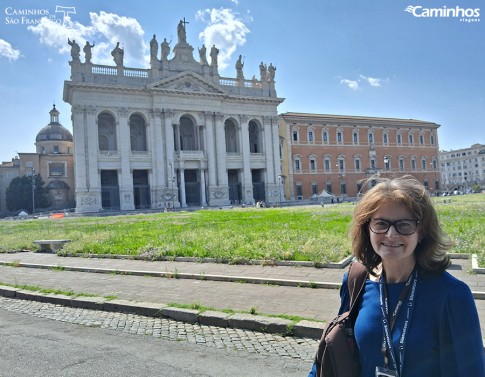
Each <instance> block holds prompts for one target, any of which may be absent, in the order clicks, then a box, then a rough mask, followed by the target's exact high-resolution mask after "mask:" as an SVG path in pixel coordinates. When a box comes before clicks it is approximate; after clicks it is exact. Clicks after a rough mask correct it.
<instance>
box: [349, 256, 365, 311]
mask: <svg viewBox="0 0 485 377" xmlns="http://www.w3.org/2000/svg"><path fill="white" fill-rule="evenodd" d="M367 275H368V272H367V269H366V268H365V266H364V265H363V264H362V263H360V262H352V263H351V264H350V267H349V275H348V278H347V286H348V288H349V296H350V304H349V308H350V311H351V312H352V310H353V309H354V306H355V303H356V302H357V300H358V298H359V296H360V295H361V293H362V291H363V290H364V286H365V281H366V280H367Z"/></svg>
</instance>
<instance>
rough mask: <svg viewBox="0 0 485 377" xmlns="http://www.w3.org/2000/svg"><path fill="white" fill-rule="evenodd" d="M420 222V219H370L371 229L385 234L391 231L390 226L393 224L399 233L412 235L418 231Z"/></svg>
mask: <svg viewBox="0 0 485 377" xmlns="http://www.w3.org/2000/svg"><path fill="white" fill-rule="evenodd" d="M418 224H419V220H397V221H389V220H384V219H370V221H369V229H370V230H371V231H372V232H373V233H376V234H385V233H387V232H388V231H389V228H390V227H391V226H393V227H394V229H396V232H398V233H399V234H402V235H403V236H410V235H411V234H413V233H414V232H416V229H417V228H418Z"/></svg>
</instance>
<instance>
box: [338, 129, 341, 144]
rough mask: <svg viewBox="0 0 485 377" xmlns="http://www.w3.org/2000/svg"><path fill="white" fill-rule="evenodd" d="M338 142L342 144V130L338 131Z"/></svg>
mask: <svg viewBox="0 0 485 377" xmlns="http://www.w3.org/2000/svg"><path fill="white" fill-rule="evenodd" d="M337 144H342V132H340V131H339V132H337Z"/></svg>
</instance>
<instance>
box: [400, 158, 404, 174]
mask: <svg viewBox="0 0 485 377" xmlns="http://www.w3.org/2000/svg"><path fill="white" fill-rule="evenodd" d="M399 171H404V159H402V158H400V159H399Z"/></svg>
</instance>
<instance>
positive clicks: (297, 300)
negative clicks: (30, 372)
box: [0, 252, 485, 338]
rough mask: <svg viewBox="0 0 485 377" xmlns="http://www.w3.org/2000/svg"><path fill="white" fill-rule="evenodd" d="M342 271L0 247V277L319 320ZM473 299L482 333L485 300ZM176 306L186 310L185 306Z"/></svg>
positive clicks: (457, 265)
mask: <svg viewBox="0 0 485 377" xmlns="http://www.w3.org/2000/svg"><path fill="white" fill-rule="evenodd" d="M452 262H453V264H452V266H451V267H450V268H449V272H450V273H451V274H452V275H454V276H456V277H457V278H459V279H460V280H463V281H465V282H466V283H467V284H468V285H469V286H470V288H471V290H472V291H473V292H474V293H476V294H475V297H481V298H483V297H485V294H484V293H483V292H485V275H480V274H469V273H468V271H469V270H470V268H471V260H469V259H453V260H452ZM5 265H7V266H5ZM8 265H14V266H18V267H19V268H12V267H8ZM345 271H346V268H342V269H338V268H331V269H330V268H315V267H293V266H277V267H275V266H260V265H228V264H218V263H199V262H172V261H164V262H158V261H157V262H151V261H140V260H129V259H98V258H81V257H59V256H57V255H56V254H48V253H32V252H22V253H12V254H0V274H1V277H0V284H1V283H4V284H12V285H13V284H15V285H32V286H37V287H42V288H51V289H59V290H62V291H73V292H75V293H81V292H82V293H90V294H95V295H98V296H101V297H108V296H116V297H117V298H119V299H122V300H129V301H131V302H132V304H133V302H137V303H151V304H157V305H160V304H170V303H176V304H187V305H190V304H199V305H202V306H205V307H213V308H215V309H218V310H222V309H232V310H235V311H245V312H249V311H250V310H251V309H255V310H256V312H257V313H262V314H269V315H280V314H286V315H293V316H299V317H302V318H306V319H309V320H318V321H324V320H328V319H332V318H333V317H334V316H335V315H336V313H337V311H338V307H339V305H340V299H339V291H338V287H339V285H340V282H341V279H342V275H343V274H344V273H345ZM475 302H476V304H477V308H478V312H479V316H480V321H481V324H482V337H484V338H485V331H484V330H485V300H484V299H476V300H475ZM140 305H141V304H140ZM172 310H173V309H172ZM179 311H180V313H179V314H182V315H184V313H185V311H184V310H181V309H180V310H179ZM189 312H190V311H189ZM253 317H254V316H253ZM275 321H276V320H275ZM302 326H303V325H302ZM305 326H306V325H305ZM308 326H310V327H313V324H308Z"/></svg>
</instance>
